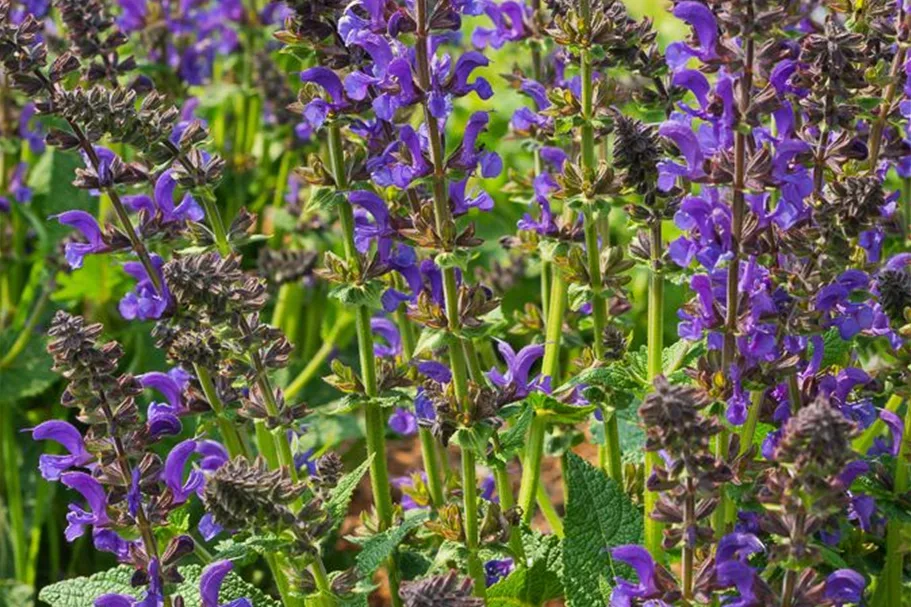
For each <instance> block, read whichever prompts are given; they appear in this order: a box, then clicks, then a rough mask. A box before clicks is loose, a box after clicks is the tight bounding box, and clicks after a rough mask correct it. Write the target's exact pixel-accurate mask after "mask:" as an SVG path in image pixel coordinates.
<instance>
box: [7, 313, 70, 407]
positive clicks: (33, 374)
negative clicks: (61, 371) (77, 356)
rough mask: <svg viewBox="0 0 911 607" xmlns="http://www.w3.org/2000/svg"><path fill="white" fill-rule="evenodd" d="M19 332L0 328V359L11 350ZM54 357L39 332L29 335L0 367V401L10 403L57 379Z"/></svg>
mask: <svg viewBox="0 0 911 607" xmlns="http://www.w3.org/2000/svg"><path fill="white" fill-rule="evenodd" d="M18 335H19V334H18V332H16V331H12V330H6V331H3V332H0V359H3V357H4V356H6V354H7V353H8V352H9V351H10V348H11V347H12V345H13V343H14V342H15V341H16V339H17V337H18ZM52 365H53V361H52V360H51V357H50V355H49V354H48V353H47V352H46V351H45V349H44V340H43V339H41V338H40V336H34V335H33V336H30V338H29V340H28V342H27V343H26V344H25V347H24V348H23V350H22V351H21V352H20V353H19V354H18V356H16V357H15V358H13V359H12V360H10V361H9V362H8V363H7V364H6V365H5V366H3V367H0V386H3V389H2V390H0V404H5V403H13V402H16V401H19V400H22V399H26V398H31V397H33V396H37V395H39V394H41V393H42V392H44V391H45V390H47V389H48V388H50V387H51V385H53V383H54V382H56V381H57V374H56V373H54V372H53V371H52V370H51V366H52Z"/></svg>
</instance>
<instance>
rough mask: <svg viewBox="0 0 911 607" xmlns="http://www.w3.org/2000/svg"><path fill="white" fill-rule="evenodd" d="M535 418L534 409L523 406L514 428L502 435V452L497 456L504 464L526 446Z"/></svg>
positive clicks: (513, 425)
mask: <svg viewBox="0 0 911 607" xmlns="http://www.w3.org/2000/svg"><path fill="white" fill-rule="evenodd" d="M534 417H535V411H534V408H533V407H529V406H527V405H526V406H523V407H522V412H521V413H520V414H519V415H518V416H517V417H516V418H515V420H514V421H513V424H512V426H511V427H510V428H509V429H508V430H507V431H506V432H504V433H503V434H501V435H500V450H499V451H498V452H497V453H496V454H495V456H494V457H496V458H497V459H499V460H502V461H503V462H504V463H506V462H509V461H510V460H511V459H512V458H513V456H514V455H516V454H517V453H518V452H519V451H521V450H522V448H523V447H524V446H525V436H526V435H527V434H528V428H529V426H531V421H532V419H534Z"/></svg>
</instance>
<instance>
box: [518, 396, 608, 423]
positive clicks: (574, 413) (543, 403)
mask: <svg viewBox="0 0 911 607" xmlns="http://www.w3.org/2000/svg"><path fill="white" fill-rule="evenodd" d="M525 402H528V403H530V404H531V406H532V407H533V408H534V410H535V415H537V416H538V417H542V418H544V419H545V420H546V421H548V422H550V423H553V424H577V423H579V422H581V421H585V420H586V419H588V416H589V415H591V414H592V412H593V411H594V410H595V409H597V407H596V406H595V405H584V406H577V405H568V404H566V403H563V402H560V401H558V400H557V399H556V398H554V397H552V396H548V395H547V394H544V393H543V392H532V393H531V394H529V395H528V397H527V398H526V399H525Z"/></svg>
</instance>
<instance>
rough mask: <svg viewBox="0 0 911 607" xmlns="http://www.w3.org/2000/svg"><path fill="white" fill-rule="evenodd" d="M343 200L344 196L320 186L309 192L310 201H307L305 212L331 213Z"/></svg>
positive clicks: (329, 188)
mask: <svg viewBox="0 0 911 607" xmlns="http://www.w3.org/2000/svg"><path fill="white" fill-rule="evenodd" d="M339 200H344V196H343V195H342V194H340V193H339V192H338V190H336V189H335V188H334V187H332V186H327V185H322V186H317V187H314V188H313V189H311V190H310V199H309V200H308V201H307V204H306V206H305V211H317V210H319V211H331V210H332V209H334V208H335V206H336V205H337V204H338V202H339Z"/></svg>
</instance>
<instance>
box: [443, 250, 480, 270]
mask: <svg viewBox="0 0 911 607" xmlns="http://www.w3.org/2000/svg"><path fill="white" fill-rule="evenodd" d="M472 256H473V253H472V252H471V251H470V250H469V249H459V250H458V251H453V252H451V253H448V252H444V253H439V254H437V256H436V257H435V258H434V262H435V263H436V264H437V265H438V266H440V268H443V269H445V268H459V269H460V270H462V271H463V272H467V271H468V264H469V263H470V262H471V258H472Z"/></svg>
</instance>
